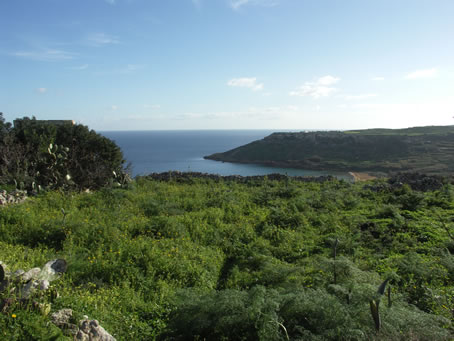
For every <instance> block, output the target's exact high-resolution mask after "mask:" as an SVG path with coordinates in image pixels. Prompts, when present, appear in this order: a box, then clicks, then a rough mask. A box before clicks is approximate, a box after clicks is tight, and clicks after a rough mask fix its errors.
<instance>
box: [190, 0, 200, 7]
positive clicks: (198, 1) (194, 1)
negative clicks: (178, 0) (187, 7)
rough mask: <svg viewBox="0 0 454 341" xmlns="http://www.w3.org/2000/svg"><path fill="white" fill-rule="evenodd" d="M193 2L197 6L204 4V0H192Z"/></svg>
mask: <svg viewBox="0 0 454 341" xmlns="http://www.w3.org/2000/svg"><path fill="white" fill-rule="evenodd" d="M192 3H193V5H194V6H195V7H197V8H200V6H202V0H192Z"/></svg>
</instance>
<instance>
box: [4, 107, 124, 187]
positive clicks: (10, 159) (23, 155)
mask: <svg viewBox="0 0 454 341" xmlns="http://www.w3.org/2000/svg"><path fill="white" fill-rule="evenodd" d="M126 181H127V176H126V173H125V170H124V160H123V154H122V152H121V150H120V148H119V147H118V146H117V145H116V144H115V143H114V142H112V141H111V140H109V139H108V138H106V137H103V136H101V135H99V134H97V133H96V132H95V131H93V130H89V129H88V127H86V126H83V125H80V124H71V123H64V124H51V123H48V122H46V121H39V120H36V119H35V118H32V119H30V118H28V117H24V118H23V119H18V120H15V121H14V126H13V125H12V124H11V123H8V122H5V120H4V118H3V114H2V113H0V184H1V185H4V186H5V185H6V186H8V185H9V186H13V187H14V186H15V187H18V188H20V189H25V190H27V191H28V192H35V193H36V192H39V191H42V190H52V189H63V190H66V189H78V190H83V189H99V188H101V187H103V186H106V185H110V184H112V183H114V182H115V183H116V182H118V183H120V184H124V183H125V182H126Z"/></svg>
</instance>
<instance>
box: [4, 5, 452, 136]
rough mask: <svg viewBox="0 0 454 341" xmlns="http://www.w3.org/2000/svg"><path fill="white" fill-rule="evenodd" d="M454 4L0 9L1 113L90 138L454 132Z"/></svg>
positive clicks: (122, 6)
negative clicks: (176, 133)
mask: <svg viewBox="0 0 454 341" xmlns="http://www.w3.org/2000/svg"><path fill="white" fill-rule="evenodd" d="M453 16H454V1H453V0H342V1H341V0H0V42H1V43H0V112H3V113H4V117H5V119H6V120H7V121H9V122H11V121H12V120H14V119H15V118H20V117H24V116H29V117H31V116H35V117H36V118H37V119H70V120H75V121H76V122H77V123H81V124H84V125H88V126H89V127H90V128H91V129H95V130H100V131H106V130H167V129H169V130H177V129H273V130H274V129H275V130H288V129H291V130H305V129H324V130H325V129H328V130H343V129H361V128H378V127H381V128H401V127H412V126H422V125H452V124H454V20H453Z"/></svg>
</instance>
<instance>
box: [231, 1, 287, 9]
mask: <svg viewBox="0 0 454 341" xmlns="http://www.w3.org/2000/svg"><path fill="white" fill-rule="evenodd" d="M278 4H279V0H230V7H232V9H234V10H235V11H237V10H239V9H240V8H241V7H243V6H245V5H254V6H263V7H273V6H276V5H278Z"/></svg>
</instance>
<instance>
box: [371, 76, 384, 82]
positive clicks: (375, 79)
mask: <svg viewBox="0 0 454 341" xmlns="http://www.w3.org/2000/svg"><path fill="white" fill-rule="evenodd" d="M371 80H373V81H384V80H385V77H372V78H371Z"/></svg>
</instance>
